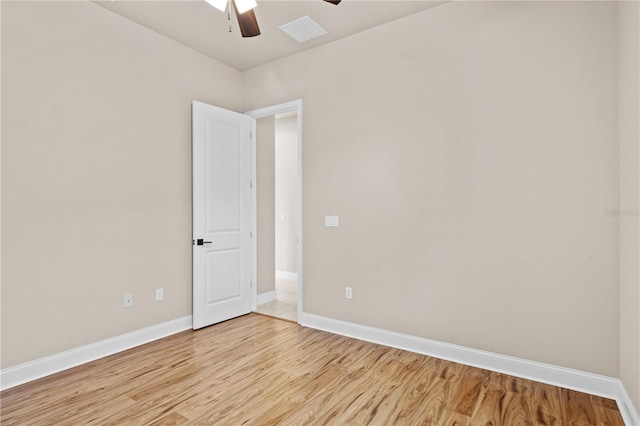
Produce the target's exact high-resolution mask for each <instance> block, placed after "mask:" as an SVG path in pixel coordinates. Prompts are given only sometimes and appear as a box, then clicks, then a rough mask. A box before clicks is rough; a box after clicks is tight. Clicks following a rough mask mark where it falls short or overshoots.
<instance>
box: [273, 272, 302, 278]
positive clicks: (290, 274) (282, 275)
mask: <svg viewBox="0 0 640 426" xmlns="http://www.w3.org/2000/svg"><path fill="white" fill-rule="evenodd" d="M276 279H278V280H297V279H298V273H297V272H288V271H276Z"/></svg>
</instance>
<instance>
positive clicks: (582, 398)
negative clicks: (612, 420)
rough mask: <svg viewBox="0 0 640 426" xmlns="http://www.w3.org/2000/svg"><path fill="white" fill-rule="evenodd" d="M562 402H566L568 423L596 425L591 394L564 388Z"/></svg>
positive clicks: (585, 425)
mask: <svg viewBox="0 0 640 426" xmlns="http://www.w3.org/2000/svg"><path fill="white" fill-rule="evenodd" d="M561 398H562V402H563V404H564V419H565V422H566V423H567V424H570V425H573V426H591V425H596V424H597V423H596V414H595V409H594V407H593V405H592V402H591V398H590V397H589V395H587V394H585V393H582V392H576V391H573V390H569V389H562V392H561Z"/></svg>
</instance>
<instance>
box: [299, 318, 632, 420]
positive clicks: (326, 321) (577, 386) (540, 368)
mask: <svg viewBox="0 0 640 426" xmlns="http://www.w3.org/2000/svg"><path fill="white" fill-rule="evenodd" d="M298 322H299V324H300V325H302V326H305V327H311V328H315V329H318V330H323V331H328V332H330V333H334V334H340V335H342V336H347V337H353V338H355V339H359V340H364V341H367V342H372V343H377V344H381V345H385V346H390V347H393V348H398V349H403V350H407V351H411V352H416V353H419V354H423V355H429V356H433V357H436V358H441V359H445V360H448V361H453V362H457V363H460V364H465V365H470V366H473V367H478V368H483V369H486V370H491V371H497V372H500V373H505V374H509V375H512V376H516V377H522V378H525V379H530V380H534V381H537V382H542V383H547V384H551V385H554V386H560V387H563V388H568V389H573V390H577V391H580V392H586V393H590V394H592V395H598V396H602V397H606V398H611V399H615V400H616V402H617V403H618V407H619V408H620V413H621V414H622V417H623V418H624V421H625V423H626V424H627V425H628V426H639V425H640V418H639V417H638V412H637V411H636V409H635V407H634V406H633V403H632V402H631V399H630V398H629V395H628V394H627V392H626V390H625V388H624V386H623V385H622V382H621V381H620V380H619V379H616V378H613V377H608V376H602V375H599V374H593V373H588V372H584V371H580V370H573V369H570V368H564V367H558V366H555V365H550V364H544V363H541V362H536V361H529V360H526V359H522V358H515V357H511V356H507V355H501V354H496V353H493V352H488V351H482V350H478V349H473V348H468V347H465V346H460V345H453V344H450V343H444V342H439V341H437V340H430V339H425V338H422V337H416V336H411V335H407V334H401V333H396V332H392V331H387V330H383V329H379V328H374V327H368V326H364V325H360V324H355V323H350V322H346V321H340V320H335V319H332V318H327V317H322V316H319V315H313V314H308V313H306V312H303V313H302V314H301V315H300V318H299V321H298Z"/></svg>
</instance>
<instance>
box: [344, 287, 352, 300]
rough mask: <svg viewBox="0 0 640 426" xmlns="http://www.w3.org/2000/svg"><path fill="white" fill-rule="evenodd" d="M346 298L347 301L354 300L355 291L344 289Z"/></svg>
mask: <svg viewBox="0 0 640 426" xmlns="http://www.w3.org/2000/svg"><path fill="white" fill-rule="evenodd" d="M344 297H345V298H346V299H353V290H352V289H351V287H345V288H344Z"/></svg>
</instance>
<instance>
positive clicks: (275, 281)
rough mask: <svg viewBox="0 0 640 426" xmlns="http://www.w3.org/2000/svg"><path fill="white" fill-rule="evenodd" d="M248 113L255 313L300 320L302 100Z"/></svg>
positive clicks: (295, 320)
mask: <svg viewBox="0 0 640 426" xmlns="http://www.w3.org/2000/svg"><path fill="white" fill-rule="evenodd" d="M247 115H249V116H251V117H253V118H255V119H256V124H255V133H254V134H255V138H254V141H255V147H254V153H255V155H254V157H253V158H254V159H255V167H254V176H255V179H254V181H255V183H256V191H255V192H254V194H255V198H256V202H255V203H254V205H255V206H256V215H255V216H254V217H256V224H255V226H254V229H256V237H257V238H256V239H255V251H254V253H255V256H254V259H255V265H254V267H255V274H254V277H255V278H256V285H255V286H254V291H255V297H254V300H255V303H254V304H253V311H254V312H257V313H260V314H264V315H269V316H273V317H277V318H280V319H284V320H288V321H294V322H299V319H300V315H301V313H302V311H303V309H302V164H301V161H302V160H301V159H302V150H301V148H302V102H301V101H293V102H289V103H286V104H280V105H275V106H272V107H267V108H262V109H259V110H254V111H250V112H248V113H247Z"/></svg>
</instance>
